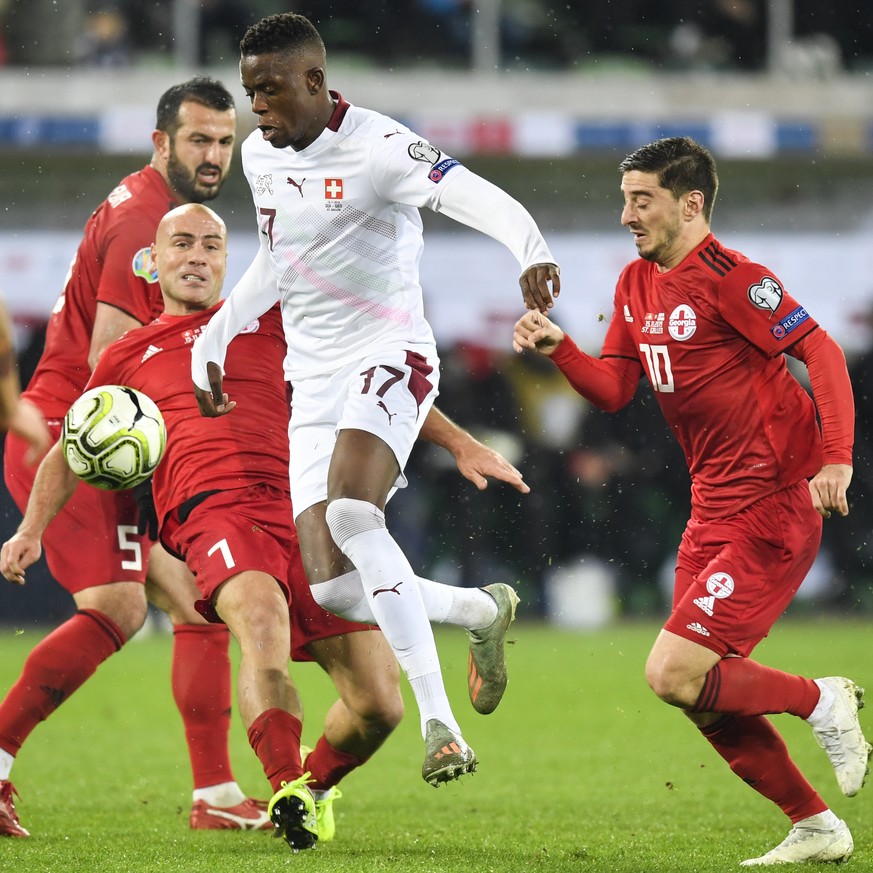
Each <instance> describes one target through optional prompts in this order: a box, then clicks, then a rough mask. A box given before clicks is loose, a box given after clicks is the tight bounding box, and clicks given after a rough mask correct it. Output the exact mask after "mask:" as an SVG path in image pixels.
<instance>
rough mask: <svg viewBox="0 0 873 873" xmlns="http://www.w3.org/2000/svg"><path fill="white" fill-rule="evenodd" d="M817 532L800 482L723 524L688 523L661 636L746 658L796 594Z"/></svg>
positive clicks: (809, 501) (810, 560)
mask: <svg viewBox="0 0 873 873" xmlns="http://www.w3.org/2000/svg"><path fill="white" fill-rule="evenodd" d="M821 531H822V517H821V516H820V515H819V514H818V513H817V512H816V511H815V509H814V508H813V506H812V498H811V497H810V494H809V485H808V483H807V482H806V480H802V481H800V482H797V483H796V484H794V485H792V486H790V487H789V488H785V489H784V490H782V491H779V492H777V493H776V494H771V495H769V496H768V497H765V498H763V499H762V500H759V501H757V502H756V503H753V504H752V505H751V506H749V507H747V508H746V509H744V510H742V512H738V513H737V514H736V515H732V516H730V517H728V518H721V519H718V520H715V521H695V520H694V519H692V520H691V521H689V522H688V526H687V527H686V528H685V533H684V534H683V536H682V542H681V544H680V546H679V556H678V560H677V564H676V581H675V585H674V589H673V612H672V614H671V615H670V618H669V619H668V620H667V622H666V624H665V625H664V629H665V630H668V631H670V632H671V633H674V634H678V635H679V636H680V637H684V638H685V639H688V640H691V641H692V642H694V643H698V644H699V645H701V646H706V648H708V649H712V650H713V651H714V652H717V653H718V654H719V655H721V656H722V657H724V656H725V655H727V654H736V655H742V656H744V657H745V656H748V655H749V654H750V653H751V652H752V650H753V649H754V648H755V646H757V645H758V643H759V642H761V640H762V639H764V637H766V636H767V634H768V633H769V631H770V628H771V627H773V625H774V623H775V622H776V619H777V618H779V616H780V615H782V613H783V612H784V611H785V609H786V607H787V606H788V604H789V603H790V602H791V599H792V598H793V597H794V595H795V593H796V592H797V589H798V588H800V585H801V583H802V582H803V580H804V578H805V577H806V574H807V573H808V572H809V568H810V567H811V566H812V564H813V561H814V560H815V557H816V554H817V552H818V547H819V543H820V542H821Z"/></svg>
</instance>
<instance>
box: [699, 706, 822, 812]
mask: <svg viewBox="0 0 873 873" xmlns="http://www.w3.org/2000/svg"><path fill="white" fill-rule="evenodd" d="M700 732H701V733H702V734H703V736H704V737H706V739H707V740H709V742H710V743H711V744H712V747H713V748H714V749H715V750H716V752H718V753H719V755H721V756H722V758H724V759H725V761H727V762H728V764H729V765H730V768H731V770H733V771H734V773H736V774H737V776H739V777H740V779H742V780H743V782H745V783H746V784H747V785H750V786H751V787H752V788H754V789H755V791H757V792H758V793H759V794H762V795H764V797H766V798H767V799H768V800H772V801H773V803H775V804H776V805H777V806H778V807H779V808H780V809H781V810H782V811H783V812H784V813H785V815H787V816H788V818H790V819H791V823H792V824H796V823H797V822H799V821H800V820H801V819H804V818H808V817H809V816H811V815H817V814H818V813H820V812H824V811H825V810H826V809H827V804H825V802H824V801H823V800H822V799H821V798H820V797H819V796H818V793H817V792H816V790H815V789H814V788H813V787H812V786H811V785H810V784H809V782H807V781H806V778H805V777H804V775H803V773H801V772H800V770H798V769H797V765H796V764H795V763H794V761H792V760H791V757H790V756H789V754H788V749H787V748H786V746H785V742H784V741H783V739H782V737H781V736H779V732H778V731H777V730H776V728H775V727H773V725H772V724H771V723H770V720H769V719H766V718H764V716H762V715H756V716H733V715H726V716H723V717H722V718H720V719H719V720H718V721H717V722H714V723H713V724H711V725H708V726H707V727H705V728H701V729H700Z"/></svg>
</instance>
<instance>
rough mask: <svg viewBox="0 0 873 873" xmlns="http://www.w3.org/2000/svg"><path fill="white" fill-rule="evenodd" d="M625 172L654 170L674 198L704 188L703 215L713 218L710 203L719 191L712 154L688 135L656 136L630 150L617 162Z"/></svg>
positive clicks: (623, 172)
mask: <svg viewBox="0 0 873 873" xmlns="http://www.w3.org/2000/svg"><path fill="white" fill-rule="evenodd" d="M618 169H619V172H621V173H622V175H624V174H625V173H629V172H630V171H631V170H637V171H638V172H640V173H655V174H656V175H657V177H658V184H659V185H660V186H661V187H662V188H666V189H667V190H668V191H669V192H670V193H671V194H672V195H673V196H674V197H676V198H677V199H678V198H679V197H680V196H681V195H683V194H687V193H688V192H689V191H702V192H703V217H704V218H705V219H706V220H707V222H709V221H711V220H712V207H713V206H714V205H715V195H716V194H717V193H718V172H717V170H716V167H715V158H713V156H712V154H711V153H710V151H709V150H708V149H706V148H704V147H703V146H702V145H701V144H700V143H699V142H696V141H695V140H693V139H691V137H688V136H670V137H666V138H665V139H658V140H655V142H651V143H649V144H648V145H644V146H642V148H638V149H637V150H636V151H635V152H631V154H629V155H628V156H627V157H626V158H625V159H624V160H623V161H622V162H621V163H620V164H619V165H618Z"/></svg>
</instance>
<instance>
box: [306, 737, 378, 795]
mask: <svg viewBox="0 0 873 873" xmlns="http://www.w3.org/2000/svg"><path fill="white" fill-rule="evenodd" d="M366 761H367V758H358V757H357V756H356V755H352V754H350V753H349V752H344V751H343V750H342V749H337V748H336V747H334V746H332V745H331V744H330V743H329V742H328V741H327V740H326V739H325V738H324V735H322V736H321V737H319V738H318V742H317V743H316V744H315V748H314V749H313V750H312V751H311V752H310V753H309V755H308V756H307V758H306V765H305V766H306V769H307V770H308V771H309V773H310V774H311V776H312V778H313V779H314V780H315V781H314V782H313V783H312V785H310V788H314V789H315V790H316V791H325V790H326V789H328V788H331V787H333V786H334V785H336V784H337V782H339V781H340V779H342V778H343V776H345V775H346V774H348V773H351V772H352V770H354V769H355V768H356V767H360V766H361V764H364V763H365V762H366Z"/></svg>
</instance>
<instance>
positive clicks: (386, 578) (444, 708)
mask: <svg viewBox="0 0 873 873" xmlns="http://www.w3.org/2000/svg"><path fill="white" fill-rule="evenodd" d="M341 548H342V550H343V552H344V553H345V554H346V555H347V556H348V558H349V560H351V562H352V563H353V564H354V565H355V567H357V568H358V572H359V573H360V574H361V582H362V584H363V588H364V591H365V592H366V594H367V599H368V600H369V603H370V608H371V609H372V610H373V615H374V616H375V618H376V622H377V624H378V625H379V627H380V628H381V630H382V633H383V634H384V635H385V639H386V640H387V641H388V645H389V646H391V649H392V650H393V652H394V654H395V656H396V657H397V661H398V663H399V664H400V667H401V669H402V670H403V672H404V673H405V674H406V677H407V679H409V681H410V683H412V682H413V680H414V679H417V678H418V677H420V676H426V675H428V674H433V675H432V676H431V678H430V680H429V681H428V683H426V687H422V684H421V683H418V684H417V685H416V684H413V686H412V691H413V694H414V695H415V701H416V703H417V704H418V709H419V712H421V711H423V710H427V711H428V712H429V713H431V715H430V717H431V718H438V719H440V721H442V722H444V723H445V724H447V725H448V724H449V723H450V722H455V718H454V716H453V715H452V711H451V708H450V706H449V703H448V698H447V697H446V696H445V688H444V687H443V681H442V675H441V673H440V661H439V655H438V654H437V648H436V643H435V642H434V638H433V631H432V630H431V627H430V621H429V620H428V617H427V612H426V611H425V608H424V601H423V600H422V596H421V590H420V589H419V586H418V582H417V581H416V578H415V573H413V571H412V567H410V566H409V561H407V560H406V555H404V554H403V551H402V550H401V549H400V546H398V545H397V543H396V542H395V541H394V538H393V537H392V536H391V534H390V533H389V532H388V530H387V529H386V528H384V527H383V528H377V529H375V530H365V531H362V532H361V533H355V534H354V535H352V536H349V537H347V538H345V539H344V540H343V543H342V546H341ZM435 686H438V687H435ZM425 695H426V696H425Z"/></svg>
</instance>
